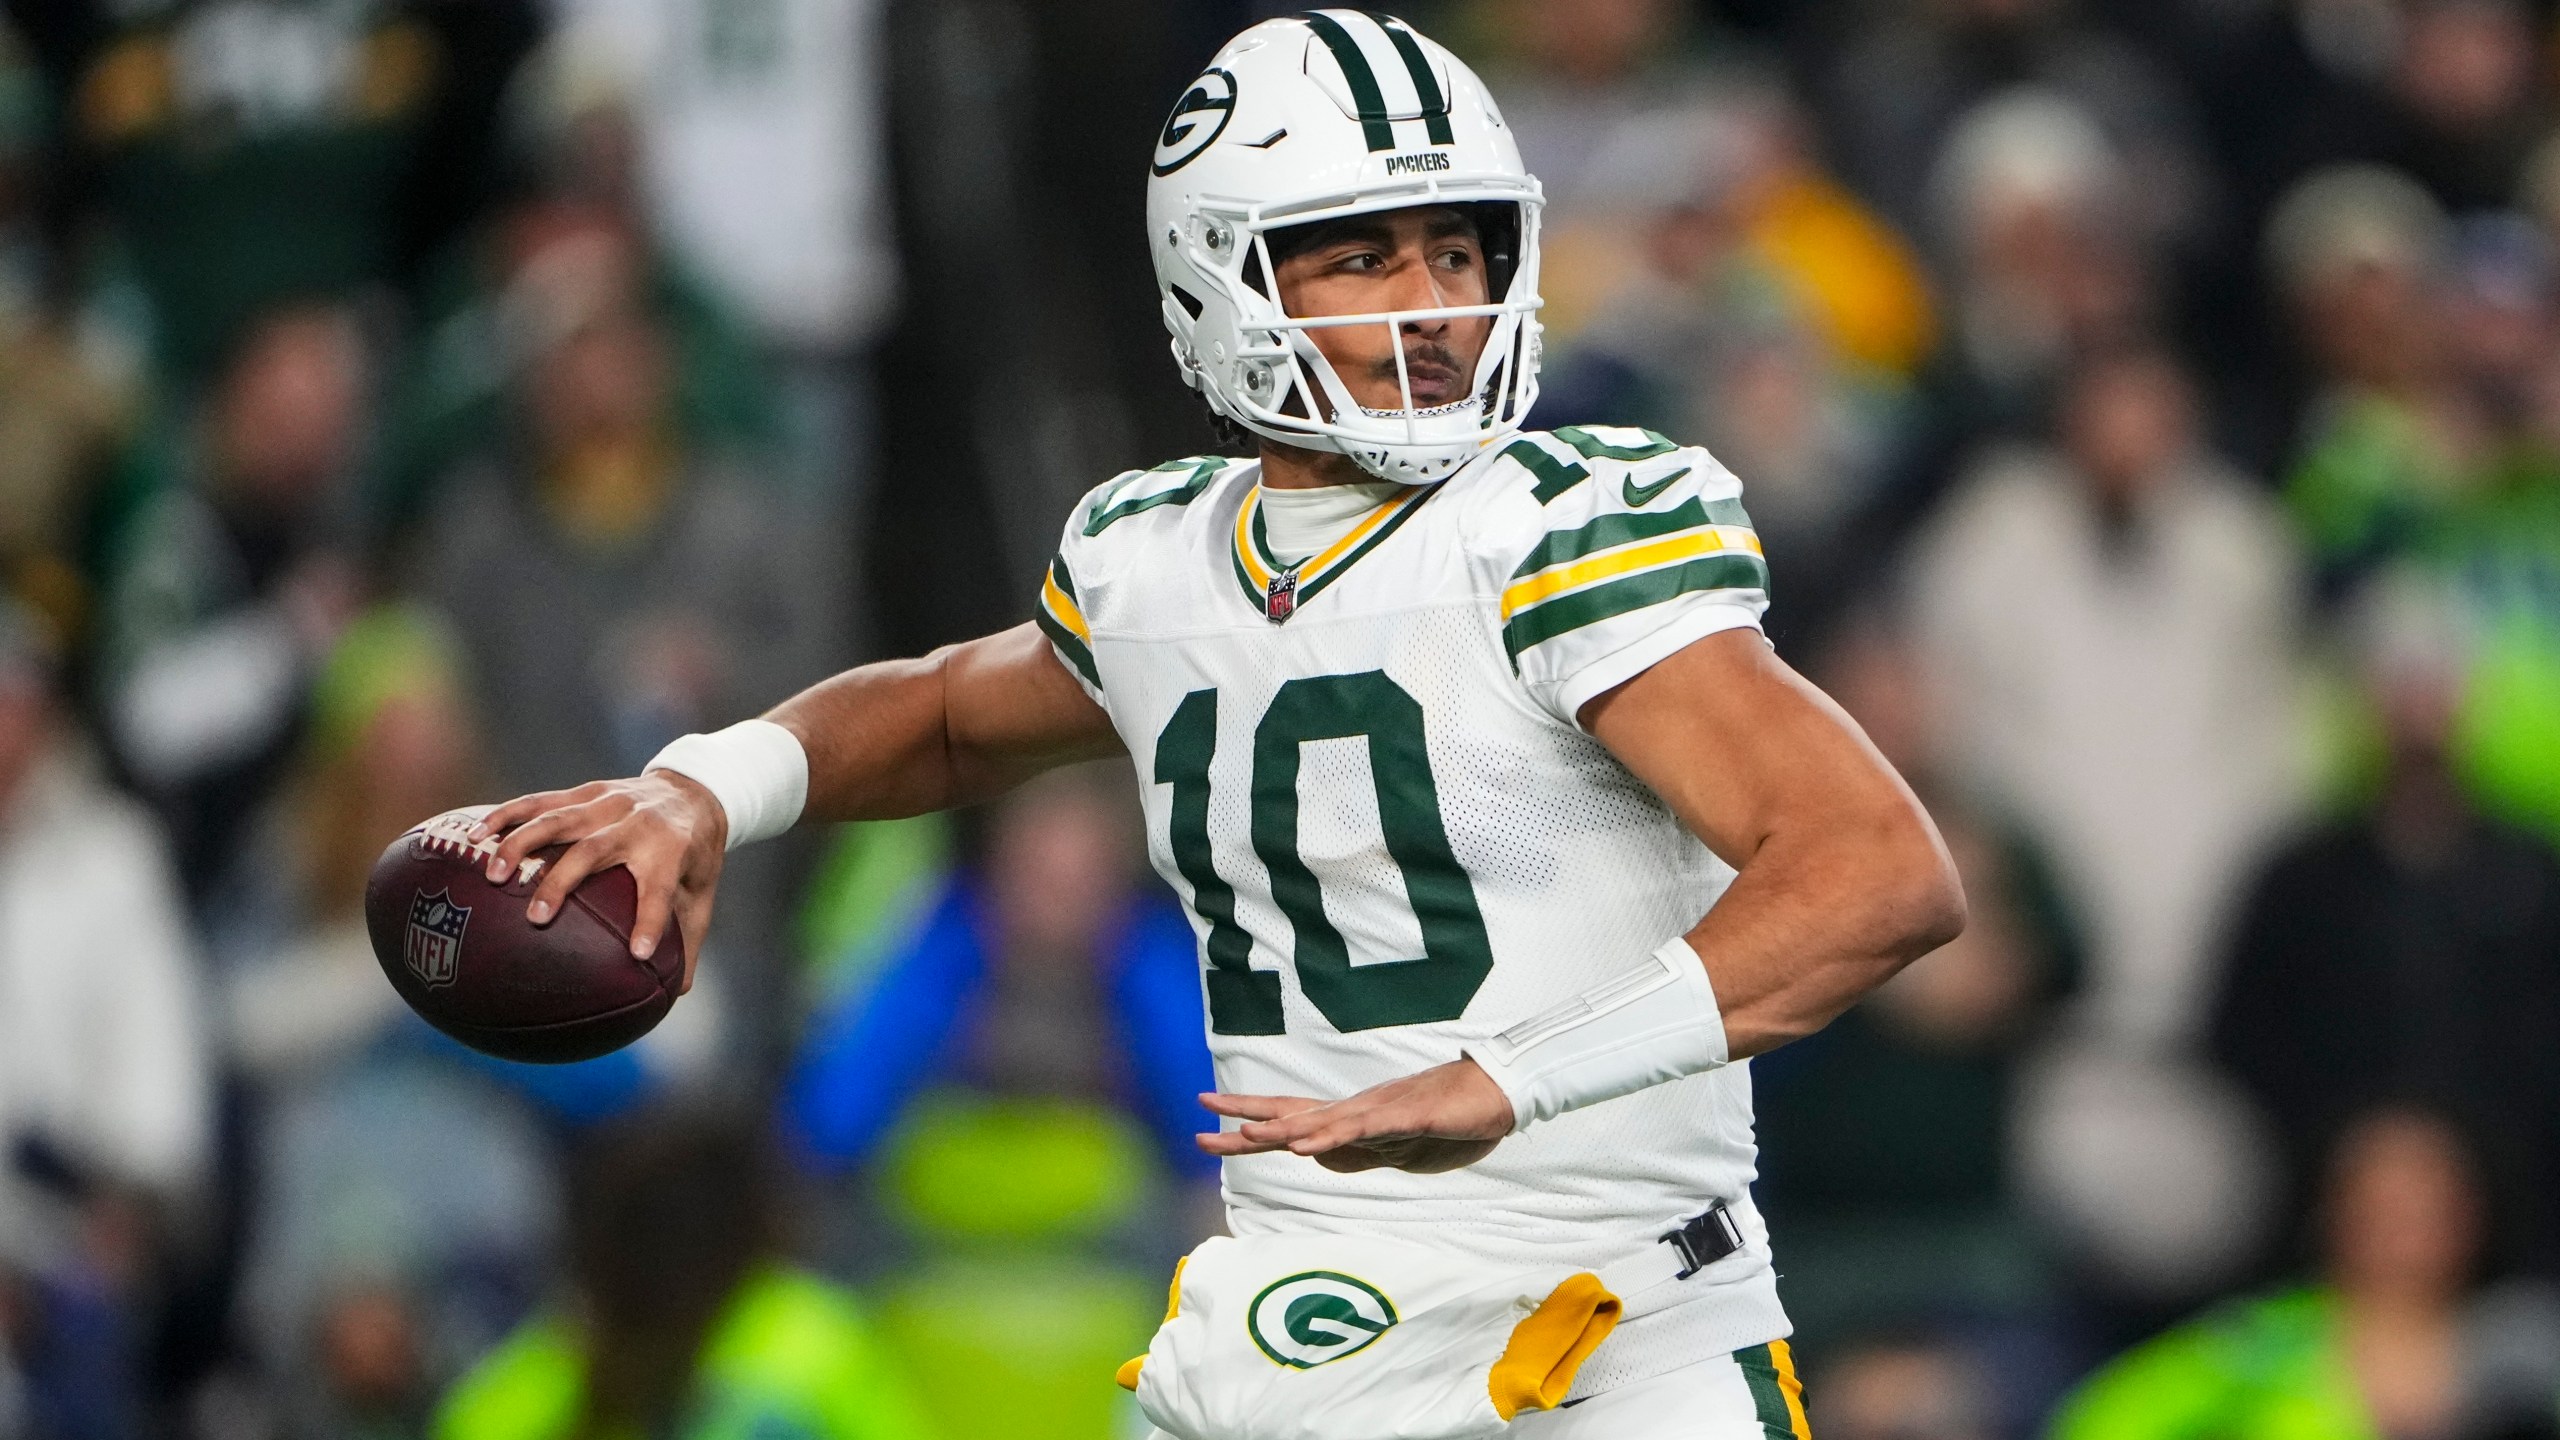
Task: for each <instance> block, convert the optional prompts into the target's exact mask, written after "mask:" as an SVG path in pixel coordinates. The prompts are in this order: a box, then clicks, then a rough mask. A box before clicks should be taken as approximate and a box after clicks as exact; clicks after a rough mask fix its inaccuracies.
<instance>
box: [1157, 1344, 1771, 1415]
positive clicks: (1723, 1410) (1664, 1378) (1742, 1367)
mask: <svg viewBox="0 0 2560 1440" xmlns="http://www.w3.org/2000/svg"><path fill="white" fill-rule="evenodd" d="M1148 1434H1149V1437H1150V1440H1169V1437H1167V1436H1166V1435H1165V1433H1164V1432H1163V1431H1161V1430H1150V1431H1149V1432H1148ZM1511 1434H1512V1435H1514V1436H1516V1437H1518V1440H1813V1434H1812V1431H1811V1430H1809V1429H1808V1428H1807V1427H1806V1425H1805V1418H1804V1396H1803V1387H1802V1386H1800V1385H1799V1384H1798V1383H1797V1382H1796V1367H1795V1359H1794V1357H1793V1356H1791V1355H1789V1354H1788V1353H1787V1342H1786V1341H1784V1340H1772V1341H1770V1342H1769V1343H1768V1344H1766V1345H1754V1346H1752V1347H1751V1348H1750V1349H1748V1350H1738V1351H1736V1352H1734V1353H1733V1354H1731V1355H1719V1356H1717V1357H1715V1358H1714V1359H1712V1360H1701V1361H1699V1362H1698V1363H1697V1364H1695V1365H1686V1366H1683V1367H1681V1368H1680V1369H1677V1370H1674V1371H1672V1372H1671V1373H1670V1374H1668V1375H1656V1376H1655V1377H1653V1378H1652V1379H1650V1380H1639V1381H1637V1382H1636V1383H1634V1384H1633V1385H1622V1386H1620V1387H1618V1388H1617V1389H1615V1390H1610V1391H1606V1392H1604V1393H1602V1394H1598V1395H1594V1396H1592V1397H1591V1398H1590V1399H1588V1400H1585V1401H1582V1402H1581V1403H1579V1404H1575V1405H1569V1406H1567V1407H1565V1408H1564V1409H1562V1410H1543V1411H1538V1412H1535V1413H1532V1414H1527V1415H1523V1416H1521V1417H1520V1418H1519V1419H1517V1420H1514V1421H1512V1422H1511ZM1346 1440H1350V1437H1346Z"/></svg>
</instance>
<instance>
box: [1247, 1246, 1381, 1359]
mask: <svg viewBox="0 0 2560 1440" xmlns="http://www.w3.org/2000/svg"><path fill="white" fill-rule="evenodd" d="M1395 1323H1396V1307H1395V1304H1394V1302H1393V1301H1390V1300H1389V1299H1387V1297H1386V1296H1385V1294H1383V1293H1382V1292H1380V1291H1379V1289H1378V1288H1377V1287H1376V1286H1374V1285H1371V1284H1369V1283H1368V1282H1367V1281H1365V1280H1355V1279H1353V1278H1352V1277H1350V1276H1348V1275H1344V1274H1342V1273H1340V1272H1338V1271H1333V1270H1308V1271H1303V1272H1301V1273H1299V1274H1296V1275H1290V1276H1286V1277H1283V1278H1281V1279H1278V1280H1274V1281H1272V1282H1271V1283H1270V1284H1269V1285H1266V1286H1264V1287H1263V1290H1262V1293H1261V1294H1259V1295H1256V1296H1254V1297H1253V1307H1252V1308H1251V1309H1250V1310H1248V1311H1246V1312H1245V1327H1246V1328H1247V1329H1248V1330H1250V1331H1251V1332H1252V1334H1253V1343H1254V1344H1255V1345H1257V1346H1260V1347H1261V1349H1262V1353H1263V1354H1265V1355H1268V1356H1270V1357H1271V1358H1272V1359H1273V1360H1274V1361H1276V1362H1278V1363H1280V1364H1282V1365H1286V1366H1289V1367H1291V1368H1292V1369H1297V1370H1312V1369H1314V1368H1315V1367H1316V1366H1318V1365H1323V1364H1326V1363H1328V1362H1330V1361H1334V1360H1339V1359H1342V1358H1343V1357H1344V1356H1346V1355H1357V1354H1359V1353H1360V1352H1361V1351H1362V1350H1365V1349H1367V1348H1368V1347H1369V1346H1370V1345H1371V1344H1373V1343H1375V1342H1376V1340H1377V1338H1378V1337H1379V1336H1381V1335H1384V1334H1386V1333H1387V1331H1388V1330H1389V1329H1390V1328H1392V1327H1393V1326H1394V1325H1395Z"/></svg>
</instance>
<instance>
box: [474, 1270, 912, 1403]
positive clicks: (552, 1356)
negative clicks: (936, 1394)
mask: <svg viewBox="0 0 2560 1440" xmlns="http://www.w3.org/2000/svg"><path fill="white" fill-rule="evenodd" d="M585 1392H586V1361H585V1357H584V1356H583V1355H581V1354H580V1353H579V1348H578V1341H577V1338H576V1334H575V1332H574V1330H572V1329H571V1327H570V1326H568V1325H567V1324H565V1323H564V1322H562V1321H561V1320H560V1319H558V1318H557V1317H549V1316H546V1317H541V1318H537V1319H535V1320H533V1321H530V1322H528V1323H527V1324H525V1325H524V1326H523V1327H522V1328H521V1329H519V1330H517V1331H516V1333H515V1334H513V1335H511V1336H509V1337H508V1338H507V1340H506V1342H505V1343H504V1344H502V1345H500V1346H499V1347H498V1348H497V1350H495V1351H494V1352H492V1353H491V1354H490V1355H489V1357H488V1358H487V1359H485V1360H482V1361H481V1362H480V1364H479V1365H478V1366H477V1367H476V1368H474V1369H473V1370H472V1372H471V1373H470V1374H468V1375H466V1376H464V1377H463V1378H462V1381H461V1382H460V1383H459V1384H457V1385H456V1386H455V1387H454V1389H453V1392H452V1393H451V1394H450V1395H448V1396H446V1397H445V1401H444V1404H443V1407H442V1409H441V1410H440V1412H439V1413H438V1414H437V1416H436V1420H435V1427H434V1432H433V1440H567V1437H569V1436H571V1435H574V1434H575V1433H576V1432H577V1429H578V1425H579V1420H580V1416H581V1412H582V1411H583V1409H584V1407H585V1403H586V1393H585ZM927 1435H928V1432H927V1430H926V1429H925V1426H924V1422H923V1420H922V1419H921V1418H920V1417H919V1415H918V1413H917V1410H916V1407H915V1404H914V1402H913V1400H912V1399H911V1398H910V1397H909V1395H908V1390H907V1386H906V1384H905V1382H904V1381H903V1379H902V1378H901V1377H900V1376H899V1374H898V1373H897V1371H896V1369H895V1367H894V1366H893V1365H892V1364H891V1362H890V1360H889V1358H888V1356H887V1355H886V1354H885V1353H884V1352H883V1351H882V1349H881V1347H880V1344H879V1342H878V1341H877V1340H876V1339H875V1338H874V1337H873V1335H872V1332H871V1330H870V1327H869V1326H868V1325H866V1324H865V1323H864V1321H863V1318H862V1315H861V1312H860V1310H859V1309H858V1307H857V1306H856V1304H855V1301H854V1299H853V1297H852V1296H851V1295H849V1294H847V1293H845V1292H844V1291H842V1290H839V1289H837V1288H836V1287H834V1286H832V1285H828V1284H826V1283H824V1282H822V1281H819V1280H816V1279H812V1278H810V1277H809V1276H806V1275H801V1274H797V1273H794V1272H791V1271H788V1270H780V1269H775V1270H766V1271H761V1272H759V1273H758V1274H756V1275H755V1276H753V1277H751V1278H750V1279H749V1280H748V1281H747V1282H746V1283H745V1284H744V1285H743V1286H741V1287H740V1288H739V1290H738V1293H737V1294H736V1295H735V1296H734V1297H732V1298H731V1300H730V1302H729V1306H728V1309H727V1311H726V1312H725V1313H723V1314H722V1316H721V1318H720V1321H719V1323H718V1324H716V1325H715V1326H713V1328H712V1331H711V1337H710V1339H709V1341H708V1342H706V1343H705V1345H704V1347H703V1352H702V1358H701V1361H700V1363H699V1365H698V1367H697V1370H696V1374H695V1379H694V1390H693V1395H692V1398H691V1399H690V1400H689V1401H688V1408H687V1410H686V1413H685V1416H684V1419H683V1420H682V1421H681V1422H680V1423H679V1424H678V1425H677V1427H676V1429H675V1432H674V1435H673V1437H671V1440H749V1437H753V1440H791V1437H808V1440H926V1437H927ZM653 1440H654V1437H653Z"/></svg>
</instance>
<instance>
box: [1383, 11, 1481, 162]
mask: <svg viewBox="0 0 2560 1440" xmlns="http://www.w3.org/2000/svg"><path fill="white" fill-rule="evenodd" d="M1360 13H1362V14H1364V15H1367V16H1368V17H1369V18H1370V19H1372V20H1374V21H1376V22H1377V23H1378V28H1379V29H1381V30H1384V31H1386V32H1387V38H1388V39H1389V40H1392V41H1394V42H1395V45H1396V53H1397V54H1398V55H1401V56H1403V57H1404V68H1405V70H1406V71H1407V72H1408V73H1410V74H1411V75H1412V76H1413V93H1414V95H1415V96H1416V97H1417V98H1419V99H1420V100H1421V101H1422V123H1423V127H1424V129H1425V130H1426V131H1427V132H1428V133H1429V134H1430V136H1431V143H1432V144H1434V145H1455V144H1457V143H1458V136H1457V132H1456V131H1454V130H1451V129H1450V128H1449V97H1448V96H1446V95H1443V94H1441V93H1440V82H1439V81H1438V80H1437V79H1435V78H1433V76H1432V74H1431V62H1430V61H1429V60H1426V59H1424V58H1423V55H1422V43H1421V42H1420V41H1418V40H1416V39H1414V38H1413V32H1412V31H1411V30H1408V29H1406V28H1405V26H1404V22H1403V21H1401V20H1398V19H1396V18H1395V17H1394V16H1392V15H1380V14H1378V13H1376V12H1374V11H1368V10H1364V11H1362V12H1360Z"/></svg>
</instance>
